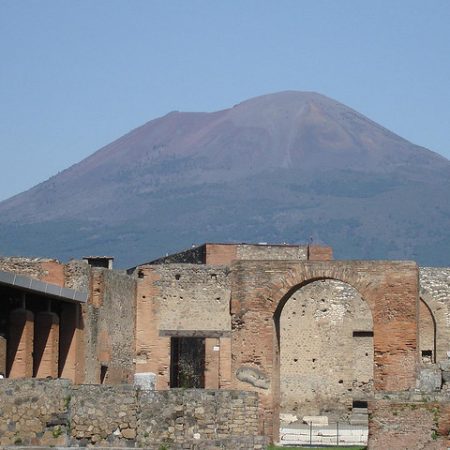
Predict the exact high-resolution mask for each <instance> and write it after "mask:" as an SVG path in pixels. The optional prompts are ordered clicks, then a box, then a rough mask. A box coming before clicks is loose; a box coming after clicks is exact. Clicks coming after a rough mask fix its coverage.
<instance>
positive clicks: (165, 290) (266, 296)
mask: <svg viewBox="0 0 450 450" xmlns="http://www.w3.org/2000/svg"><path fill="white" fill-rule="evenodd" d="M0 374H1V375H2V377H3V379H1V380H0V405H1V406H0V408H1V415H2V416H1V419H2V420H1V421H0V445H2V446H7V445H34V446H36V445H44V446H75V447H76V446H87V445H95V446H127V447H130V446H131V447H134V446H135V447H147V448H158V446H166V447H167V448H173V449H176V448H180V449H181V448H198V449H200V448H204V449H207V448H208V449H209V448H211V449H212V448H229V449H239V448H242V449H250V448H265V446H266V444H267V443H268V442H276V443H280V442H281V443H288V442H297V443H298V442H302V441H301V439H307V438H308V436H309V437H311V436H312V432H313V431H314V433H316V432H317V433H316V434H320V435H321V436H322V437H323V439H326V436H328V435H327V433H328V434H329V436H328V438H329V439H331V441H330V442H329V443H340V444H345V443H347V444H349V443H355V442H363V441H364V439H365V440H366V441H367V436H368V446H369V448H373V449H386V448H393V449H394V448H427V449H434V448H435V449H438V448H447V445H450V444H449V441H448V434H449V430H450V268H419V267H418V266H417V264H416V263H415V262H412V261H336V260H333V258H332V250H331V248H329V247H325V246H312V245H310V246H307V245H305V246H299V245H267V244H204V245H202V246H199V247H195V248H192V249H189V250H186V251H184V252H180V253H177V254H174V255H169V256H166V257H163V258H160V259H158V260H155V261H151V262H148V263H145V264H141V265H139V266H136V267H133V268H130V269H129V270H127V271H119V270H114V269H113V268H112V258H110V257H95V256H90V257H87V258H85V259H84V260H83V261H70V262H69V263H67V264H62V263H60V262H58V261H55V260H50V259H30V258H0ZM318 430H320V433H319V432H318ZM331 430H336V431H337V434H336V435H335V434H333V435H332V433H331ZM357 432H358V433H360V435H359V438H358V439H360V441H354V442H353V441H351V439H352V436H353V438H355V436H356V434H357ZM305 433H307V435H306V437H305ZM346 433H347V435H346ZM355 433H356V434H355ZM331 435H332V436H333V437H332V438H331ZM355 439H356V438H355ZM361 439H362V440H361ZM332 440H335V442H332ZM323 442H324V443H325V441H323ZM189 445H190V447H189Z"/></svg>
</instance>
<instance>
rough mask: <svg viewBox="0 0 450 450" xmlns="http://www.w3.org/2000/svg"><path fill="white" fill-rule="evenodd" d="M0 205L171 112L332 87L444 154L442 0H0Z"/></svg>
mask: <svg viewBox="0 0 450 450" xmlns="http://www.w3.org/2000/svg"><path fill="white" fill-rule="evenodd" d="M0 58H1V59H0V149H1V156H2V158H1V161H2V171H1V173H2V176H1V181H0V200H1V199H4V198H7V197H9V196H11V195H13V194H16V193H18V192H21V191H23V190H25V189H28V188H30V187H32V186H33V185H35V184H37V183H38V182H41V181H44V180H45V179H47V178H48V177H50V176H51V175H54V174H56V173H57V172H58V171H61V170H63V169H65V168H67V167H68V166H70V165H71V164H73V163H76V162H78V161H80V160H81V159H83V158H84V157H86V156H88V155H89V154H91V153H93V152H94V151H95V150H97V149H99V148H100V147H102V146H103V145H106V144H108V143H109V142H111V141H112V140H114V139H115V138H118V137H120V136H121V135H123V134H124V133H126V132H127V131H129V130H131V129H133V128H135V127H137V126H139V125H141V124H143V123H144V122H147V121H148V120H151V119H153V118H155V117H158V116H161V115H164V114H166V113H167V112H169V111H172V110H181V111H213V110H217V109H223V108H226V107H229V106H232V105H233V104H236V103H238V102H240V101H242V100H245V99H247V98H250V97H254V96H257V95H261V94H265V93H269V92H276V91H281V90H287V89H295V90H307V91H317V92H320V93H322V94H325V95H328V96H329V97H332V98H334V99H336V100H338V101H340V102H342V103H344V104H346V105H348V106H351V107H352V108H354V109H356V110H358V111H359V112H361V113H363V114H365V115H367V116H368V117H370V118H371V119H373V120H375V121H377V122H379V123H381V124H382V125H384V126H385V127H387V128H389V129H390V130H392V131H394V132H396V133H397V134H399V135H401V136H403V137H405V138H406V139H409V140H410V141H412V142H414V143H416V144H420V145H423V146H425V147H428V148H430V149H432V150H434V151H437V152H439V153H441V154H443V155H444V156H446V157H447V158H450V139H449V133H450V1H449V0H440V1H439V0H430V1H424V0H417V1H416V0H395V1H392V0H388V1H384V0H376V1H361V0H348V1H347V0H328V1H320V0H319V1H318V0H309V1H306V0H305V1H304V0H295V1H294V0H291V1H289V0H286V1H283V0H276V1H271V0H222V1H218V0H217V1H214V0H204V1H195V0H180V1H170V0H160V1H156V0H155V1H152V0H142V1H140V0H121V1H118V0H35V1H33V0H23V1H22V0H0Z"/></svg>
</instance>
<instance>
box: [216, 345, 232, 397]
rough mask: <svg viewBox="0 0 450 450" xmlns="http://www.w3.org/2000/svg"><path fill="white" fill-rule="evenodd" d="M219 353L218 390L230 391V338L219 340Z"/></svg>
mask: <svg viewBox="0 0 450 450" xmlns="http://www.w3.org/2000/svg"><path fill="white" fill-rule="evenodd" d="M219 345H220V351H219V358H220V362H219V383H220V386H219V387H220V389H230V386H231V373H232V372H231V338H229V337H221V338H220V344H219Z"/></svg>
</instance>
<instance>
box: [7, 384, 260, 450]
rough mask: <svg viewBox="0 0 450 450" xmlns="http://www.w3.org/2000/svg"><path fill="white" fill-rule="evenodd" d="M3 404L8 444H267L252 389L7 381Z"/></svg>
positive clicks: (231, 446)
mask: <svg viewBox="0 0 450 450" xmlns="http://www.w3.org/2000/svg"><path fill="white" fill-rule="evenodd" d="M0 405H1V420H0V445H1V446H5V445H34V446H39V445H41V446H48V447H52V446H75V447H77V446H89V445H93V444H95V445H98V446H104V447H105V446H106V447H109V446H111V447H135V446H137V447H150V448H158V447H159V446H162V445H164V446H165V447H166V448H170V449H177V448H180V449H181V448H191V447H186V445H188V444H189V443H192V445H193V444H196V445H197V447H196V448H204V449H208V448H214V446H215V445H217V446H218V447H219V448H229V449H248V448H255V449H256V448H263V443H264V442H265V440H264V438H262V437H260V436H258V432H259V419H258V417H259V416H258V397H257V395H256V394H255V393H251V392H242V391H212V390H182V389H177V390H171V391H165V392H158V391H139V390H136V389H135V388H134V387H133V386H131V385H116V386H100V385H78V386H74V385H72V384H71V383H70V382H69V381H68V380H1V381H0Z"/></svg>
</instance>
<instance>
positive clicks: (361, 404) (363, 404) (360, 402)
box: [353, 400, 367, 408]
mask: <svg viewBox="0 0 450 450" xmlns="http://www.w3.org/2000/svg"><path fill="white" fill-rule="evenodd" d="M353 408H367V402H366V401H364V400H353Z"/></svg>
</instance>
